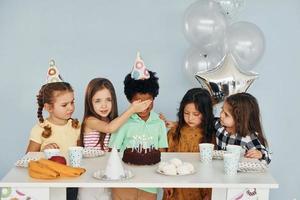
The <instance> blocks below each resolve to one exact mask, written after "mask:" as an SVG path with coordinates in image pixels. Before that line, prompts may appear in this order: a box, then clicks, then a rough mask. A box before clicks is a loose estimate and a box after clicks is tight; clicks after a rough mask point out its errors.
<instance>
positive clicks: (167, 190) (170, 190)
mask: <svg viewBox="0 0 300 200" xmlns="http://www.w3.org/2000/svg"><path fill="white" fill-rule="evenodd" d="M173 192H174V190H173V188H164V193H165V194H166V198H167V199H169V198H170V197H172V195H173Z"/></svg>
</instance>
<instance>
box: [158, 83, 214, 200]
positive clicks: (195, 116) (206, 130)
mask: <svg viewBox="0 0 300 200" xmlns="http://www.w3.org/2000/svg"><path fill="white" fill-rule="evenodd" d="M177 117H178V123H177V124H176V125H175V126H173V128H171V129H170V130H169V132H168V144H169V148H168V152H199V143H202V142H205V143H214V142H215V141H214V137H215V136H214V135H213V133H214V124H213V121H214V116H213V109H212V100H211V96H210V94H209V92H208V91H207V90H205V89H201V88H193V89H190V90H189V91H187V93H186V94H185V95H184V97H183V99H182V100H181V103H180V107H179V111H178V113H177ZM164 191H165V192H164V198H163V199H174V200H175V199H176V200H185V199H190V200H193V199H195V200H201V199H211V189H207V188H201V189H199V188H166V189H164Z"/></svg>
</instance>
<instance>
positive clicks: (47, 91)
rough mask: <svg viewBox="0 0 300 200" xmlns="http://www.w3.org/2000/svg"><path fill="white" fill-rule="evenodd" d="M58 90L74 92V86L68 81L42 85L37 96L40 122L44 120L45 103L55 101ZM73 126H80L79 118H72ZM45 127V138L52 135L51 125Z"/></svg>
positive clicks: (43, 134)
mask: <svg viewBox="0 0 300 200" xmlns="http://www.w3.org/2000/svg"><path fill="white" fill-rule="evenodd" d="M56 92H60V93H63V92H73V88H72V87H71V85H70V84H69V83H67V82H54V83H47V84H45V85H43V86H42V87H41V89H40V91H39V94H38V95H37V96H36V97H37V104H38V111H37V117H38V119H39V122H40V123H43V122H44V117H43V108H44V105H45V104H46V103H48V104H53V103H54V97H55V94H54V93H56ZM71 119H72V118H71ZM72 127H73V128H79V121H78V120H77V119H72ZM43 128H44V131H43V133H42V136H43V137H44V138H48V137H50V136H51V127H50V126H49V125H46V126H44V127H43Z"/></svg>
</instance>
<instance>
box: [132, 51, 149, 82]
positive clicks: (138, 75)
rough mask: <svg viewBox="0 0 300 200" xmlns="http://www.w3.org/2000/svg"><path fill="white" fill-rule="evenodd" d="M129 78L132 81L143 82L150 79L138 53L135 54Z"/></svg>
mask: <svg viewBox="0 0 300 200" xmlns="http://www.w3.org/2000/svg"><path fill="white" fill-rule="evenodd" d="M131 78H133V79H134V80H144V79H148V78H150V74H149V72H148V70H147V68H146V66H145V64H144V61H143V60H142V58H141V56H140V52H137V55H136V59H135V63H134V66H133V69H132V72H131Z"/></svg>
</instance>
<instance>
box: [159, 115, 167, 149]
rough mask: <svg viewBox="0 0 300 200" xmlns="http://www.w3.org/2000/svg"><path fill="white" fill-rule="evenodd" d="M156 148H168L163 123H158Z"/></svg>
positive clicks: (165, 129)
mask: <svg viewBox="0 0 300 200" xmlns="http://www.w3.org/2000/svg"><path fill="white" fill-rule="evenodd" d="M158 148H168V138H167V128H166V126H165V123H164V122H163V121H161V123H160V134H159V138H158Z"/></svg>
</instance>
